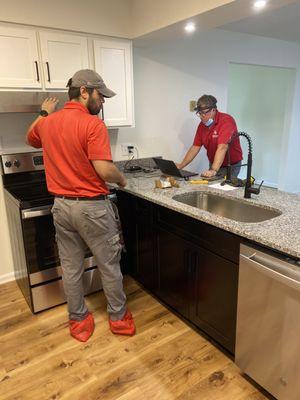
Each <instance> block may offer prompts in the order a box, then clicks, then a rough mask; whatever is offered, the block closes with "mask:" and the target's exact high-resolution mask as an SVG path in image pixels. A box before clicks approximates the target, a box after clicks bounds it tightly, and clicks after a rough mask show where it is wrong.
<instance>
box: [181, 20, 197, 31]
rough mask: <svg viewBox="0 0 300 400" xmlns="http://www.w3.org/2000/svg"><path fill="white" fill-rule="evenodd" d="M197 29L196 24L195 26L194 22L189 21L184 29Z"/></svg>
mask: <svg viewBox="0 0 300 400" xmlns="http://www.w3.org/2000/svg"><path fill="white" fill-rule="evenodd" d="M195 29H196V26H195V24H194V22H188V23H187V24H186V25H185V27H184V30H185V31H186V32H188V33H191V32H194V31H195Z"/></svg>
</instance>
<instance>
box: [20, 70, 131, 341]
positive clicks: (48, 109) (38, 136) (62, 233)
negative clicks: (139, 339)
mask: <svg viewBox="0 0 300 400" xmlns="http://www.w3.org/2000/svg"><path fill="white" fill-rule="evenodd" d="M67 86H68V87H69V92H68V94H69V99H70V101H69V102H67V103H65V105H64V108H63V109H62V110H60V111H57V112H54V111H55V108H56V105H57V100H56V99H55V98H48V99H46V100H45V101H44V102H43V104H42V110H41V112H40V116H39V117H38V118H37V119H36V120H35V121H34V122H33V123H32V124H31V126H30V127H29V129H28V131H27V135H26V141H27V143H28V144H30V145H31V146H33V147H36V148H40V147H42V148H43V156H44V165H45V172H46V181H47V187H48V190H49V192H50V193H52V194H54V196H55V200H54V205H53V208H52V213H53V221H54V225H55V229H56V237H57V244H58V250H59V257H60V262H61V266H62V271H63V284H64V291H65V294H66V298H67V302H68V311H69V328H70V333H71V335H72V336H73V337H74V338H75V339H77V340H79V341H83V342H85V341H87V340H88V339H89V337H90V336H91V335H92V333H93V331H94V319H93V316H92V314H91V313H90V312H89V311H88V309H87V306H86V304H85V302H84V292H83V283H82V276H83V272H84V266H83V262H84V256H85V250H86V246H88V247H89V248H90V250H91V252H92V253H93V255H94V257H95V259H96V262H97V265H98V269H99V271H100V275H101V279H102V285H103V290H104V294H105V296H106V299H107V311H108V314H109V326H110V329H111V331H112V332H113V333H117V334H123V335H133V334H134V333H135V324H134V320H133V317H132V314H131V312H130V311H129V310H128V309H127V307H126V296H125V293H124V290H123V277H122V273H121V270H120V264H119V261H120V254H121V244H120V236H119V230H118V224H117V219H116V212H117V211H116V210H115V209H114V208H113V204H112V203H111V202H110V200H109V199H108V198H107V194H108V193H109V191H108V189H107V186H106V184H105V182H111V183H116V184H118V185H119V186H120V187H124V186H125V185H126V179H125V177H124V175H123V174H122V173H121V172H120V171H119V170H118V169H117V167H116V166H115V165H114V163H113V162H112V156H111V149H110V143H109V137H108V131H107V128H106V126H105V124H104V122H103V121H102V120H101V119H99V118H98V116H97V114H99V112H100V110H101V108H102V104H103V103H104V98H105V97H112V96H114V95H115V93H114V92H113V91H112V90H110V89H108V88H107V87H106V85H105V83H104V81H103V79H102V78H101V77H100V76H99V75H98V74H97V73H96V72H95V71H93V70H80V71H78V72H76V73H75V74H74V76H73V77H72V78H71V79H69V82H68V85H67Z"/></svg>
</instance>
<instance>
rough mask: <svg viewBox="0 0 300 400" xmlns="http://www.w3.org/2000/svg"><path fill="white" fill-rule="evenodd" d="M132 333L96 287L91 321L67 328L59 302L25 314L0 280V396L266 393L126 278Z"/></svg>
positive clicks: (90, 398)
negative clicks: (74, 330)
mask: <svg viewBox="0 0 300 400" xmlns="http://www.w3.org/2000/svg"><path fill="white" fill-rule="evenodd" d="M124 284H125V290H126V293H127V296H128V303H129V307H130V309H131V310H132V312H133V315H134V317H135V321H136V326H137V334H136V335H135V336H134V337H131V338H130V337H122V336H115V335H113V334H111V333H110V331H109V329H108V323H107V314H106V307H105V302H104V297H103V293H98V294H94V295H91V296H89V297H88V298H87V303H88V305H89V308H90V311H92V312H93V313H94V318H95V322H96V328H95V332H94V334H93V336H92V337H91V339H90V340H89V341H88V342H86V343H80V342H77V341H76V340H74V339H73V338H71V337H70V336H69V332H68V328H67V314H66V306H65V305H62V306H59V307H56V308H54V309H52V310H48V311H45V312H42V313H40V314H38V315H32V314H31V312H30V311H29V309H28V306H27V304H26V302H25V300H24V299H23V297H22V295H21V292H20V291H19V289H18V287H17V285H16V284H15V282H10V283H7V284H4V285H1V286H0V399H1V400H3V399H14V400H17V399H20V400H26V399H30V400H35V399H37V400H43V399H49V400H50V399H51V400H54V399H72V400H77V399H84V400H96V399H99V400H100V399H101V400H106V399H110V400H113V399H118V400H144V399H147V400H148V399H149V400H155V399H157V400H169V399H170V400H171V399H180V400H186V399H197V400H207V399H213V400H219V399H222V400H227V399H228V400H242V399H247V400H259V399H266V398H269V397H266V395H264V394H263V393H262V392H261V391H259V389H258V388H256V387H254V386H253V384H252V383H250V382H249V380H246V379H245V378H244V377H243V376H242V375H241V373H240V371H239V369H238V368H237V367H236V366H235V364H234V363H233V362H232V361H231V360H230V359H229V358H228V357H226V356H225V355H224V354H223V353H222V352H221V351H220V350H218V349H217V348H215V347H214V346H213V345H212V344H211V343H209V342H208V341H207V340H205V339H204V338H203V337H202V336H201V335H200V334H199V333H198V332H196V331H194V330H193V329H191V328H190V327H189V326H187V325H186V324H185V323H184V322H183V321H181V320H180V319H179V318H178V317H176V316H175V315H174V314H172V313H171V312H170V311H168V310H167V309H166V308H165V307H164V306H162V305H161V304H160V303H159V302H158V301H157V300H155V299H154V298H153V297H152V296H150V295H149V294H148V293H146V292H145V291H144V290H143V289H142V288H141V287H140V286H138V285H137V284H136V283H135V282H134V281H133V280H132V279H131V278H128V277H126V278H125V280H124Z"/></svg>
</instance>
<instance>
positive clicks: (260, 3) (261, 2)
mask: <svg viewBox="0 0 300 400" xmlns="http://www.w3.org/2000/svg"><path fill="white" fill-rule="evenodd" d="M266 4H267V1H266V0H256V2H255V3H254V4H253V6H254V7H255V8H257V9H260V8H264V7H265V6H266Z"/></svg>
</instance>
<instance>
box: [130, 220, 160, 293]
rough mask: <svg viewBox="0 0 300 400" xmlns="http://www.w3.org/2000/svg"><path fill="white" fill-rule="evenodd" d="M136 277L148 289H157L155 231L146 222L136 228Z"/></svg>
mask: <svg viewBox="0 0 300 400" xmlns="http://www.w3.org/2000/svg"><path fill="white" fill-rule="evenodd" d="M136 228H137V229H136V252H135V256H136V260H135V265H136V269H135V277H136V279H137V280H138V281H139V282H140V283H141V284H142V285H144V286H145V287H146V288H147V289H151V290H153V289H155V286H156V279H155V262H154V229H153V226H152V224H149V223H147V221H145V223H144V224H137V227H136Z"/></svg>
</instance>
